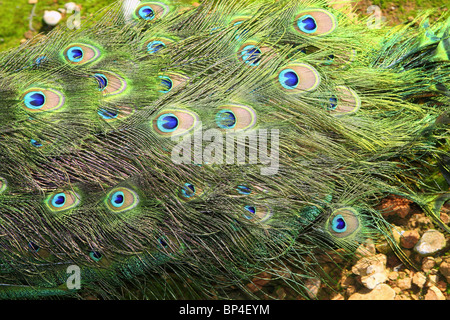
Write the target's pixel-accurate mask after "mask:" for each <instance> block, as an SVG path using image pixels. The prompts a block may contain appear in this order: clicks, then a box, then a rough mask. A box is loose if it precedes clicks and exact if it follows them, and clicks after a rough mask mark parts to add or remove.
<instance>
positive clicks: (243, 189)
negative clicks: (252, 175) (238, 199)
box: [237, 185, 252, 195]
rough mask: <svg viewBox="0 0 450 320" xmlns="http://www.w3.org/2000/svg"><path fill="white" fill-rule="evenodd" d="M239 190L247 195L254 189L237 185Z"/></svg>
mask: <svg viewBox="0 0 450 320" xmlns="http://www.w3.org/2000/svg"><path fill="white" fill-rule="evenodd" d="M237 191H238V192H239V193H240V194H245V195H247V194H250V193H251V192H252V191H251V189H250V188H249V187H247V186H242V185H241V186H237Z"/></svg>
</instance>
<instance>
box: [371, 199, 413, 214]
mask: <svg viewBox="0 0 450 320" xmlns="http://www.w3.org/2000/svg"><path fill="white" fill-rule="evenodd" d="M411 204H412V201H411V200H408V199H406V198H402V197H400V196H397V195H389V196H387V197H386V198H384V199H383V200H381V204H380V205H379V206H378V209H379V210H380V211H381V213H382V215H383V216H385V217H387V216H391V215H398V216H399V217H401V218H405V217H406V216H407V215H408V214H409V212H410V211H411V206H410V205H411Z"/></svg>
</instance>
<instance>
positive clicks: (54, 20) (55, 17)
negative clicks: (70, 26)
mask: <svg viewBox="0 0 450 320" xmlns="http://www.w3.org/2000/svg"><path fill="white" fill-rule="evenodd" d="M61 18H62V15H61V13H59V12H58V11H54V10H51V11H49V10H45V11H44V17H43V19H44V22H45V23H46V24H47V25H49V26H56V25H57V24H58V23H59V21H60V20H61Z"/></svg>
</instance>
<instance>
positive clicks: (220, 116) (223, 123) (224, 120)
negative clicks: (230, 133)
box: [216, 109, 236, 129]
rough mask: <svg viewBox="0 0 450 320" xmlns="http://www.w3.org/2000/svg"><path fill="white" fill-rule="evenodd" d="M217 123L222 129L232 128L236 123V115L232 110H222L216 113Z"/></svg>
mask: <svg viewBox="0 0 450 320" xmlns="http://www.w3.org/2000/svg"><path fill="white" fill-rule="evenodd" d="M216 124H217V126H218V127H219V128H222V129H232V128H234V126H235V125H236V116H235V115H234V113H233V111H231V110H227V109H225V110H221V111H219V112H218V113H217V114H216Z"/></svg>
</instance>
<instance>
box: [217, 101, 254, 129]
mask: <svg viewBox="0 0 450 320" xmlns="http://www.w3.org/2000/svg"><path fill="white" fill-rule="evenodd" d="M215 120H216V124H217V126H218V127H219V128H220V129H223V130H231V131H240V130H247V129H250V128H252V127H254V126H255V124H256V112H255V110H253V108H251V107H249V106H244V105H224V106H221V107H219V111H218V112H217V113H216V119H215Z"/></svg>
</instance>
